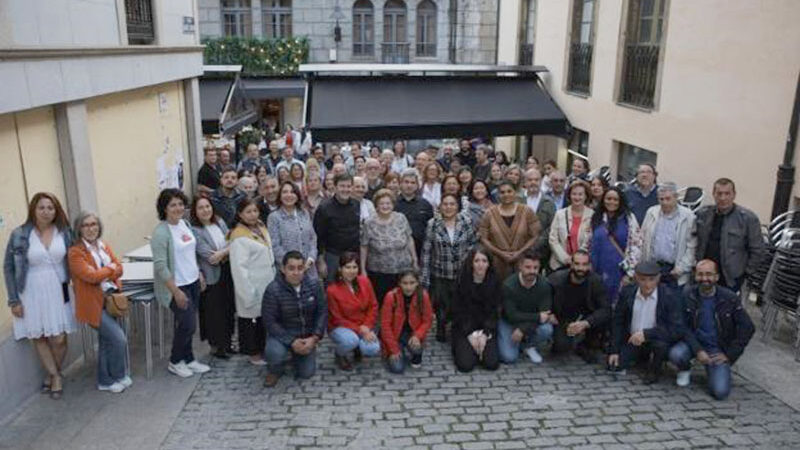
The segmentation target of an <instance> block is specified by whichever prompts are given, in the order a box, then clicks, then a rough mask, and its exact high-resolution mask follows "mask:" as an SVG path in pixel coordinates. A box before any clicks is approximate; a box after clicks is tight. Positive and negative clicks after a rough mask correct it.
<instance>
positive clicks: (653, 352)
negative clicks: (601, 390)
mask: <svg viewBox="0 0 800 450" xmlns="http://www.w3.org/2000/svg"><path fill="white" fill-rule="evenodd" d="M660 273H661V270H660V268H659V266H658V264H656V263H655V262H653V261H644V262H641V263H639V264H637V265H636V275H635V277H636V284H633V285H629V286H625V287H624V288H622V290H621V292H620V295H619V300H618V301H617V306H616V307H615V308H614V316H613V322H612V327H611V343H610V349H609V356H608V365H609V368H611V369H614V370H619V369H621V370H625V369H627V368H628V367H630V365H631V363H633V362H634V361H645V362H646V363H647V371H646V373H645V377H644V382H645V384H652V383H655V382H657V381H658V378H659V376H660V375H661V368H662V366H663V363H664V360H665V359H666V357H667V352H668V351H669V348H670V347H671V346H672V345H673V344H674V343H676V342H677V341H678V340H679V339H681V338H682V337H683V333H684V331H683V330H684V326H683V316H682V314H681V309H682V305H683V304H682V301H681V299H680V298H679V297H677V296H676V294H675V293H674V292H673V291H672V290H671V289H669V288H667V287H666V286H663V285H659V278H660Z"/></svg>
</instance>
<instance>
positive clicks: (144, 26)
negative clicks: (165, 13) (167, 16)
mask: <svg viewBox="0 0 800 450" xmlns="http://www.w3.org/2000/svg"><path fill="white" fill-rule="evenodd" d="M125 21H126V24H127V28H128V44H129V45H149V44H152V43H153V41H155V31H154V28H153V8H152V5H151V3H150V0H125Z"/></svg>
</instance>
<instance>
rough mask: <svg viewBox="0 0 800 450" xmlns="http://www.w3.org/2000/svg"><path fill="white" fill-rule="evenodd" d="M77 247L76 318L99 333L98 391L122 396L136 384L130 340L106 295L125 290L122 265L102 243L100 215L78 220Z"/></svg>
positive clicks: (72, 261)
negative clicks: (128, 354)
mask: <svg viewBox="0 0 800 450" xmlns="http://www.w3.org/2000/svg"><path fill="white" fill-rule="evenodd" d="M74 229H75V238H76V239H75V241H76V242H75V245H73V246H72V247H70V248H69V272H70V274H71V275H72V285H73V287H74V288H75V317H76V318H77V319H78V320H79V321H81V322H83V323H87V324H89V325H90V326H91V327H92V328H94V329H95V330H97V341H98V352H97V389H99V390H101V391H109V392H113V393H115V394H118V393H120V392H122V391H124V390H125V389H126V388H128V387H129V386H130V385H131V384H133V381H132V380H131V378H130V377H129V376H128V375H126V373H125V348H126V346H127V342H128V341H127V339H126V338H125V332H124V331H122V327H120V326H119V324H118V323H117V321H116V320H115V319H114V317H112V316H111V315H110V314H109V313H108V312H107V311H105V308H104V307H105V304H104V302H105V296H106V294H108V293H111V292H115V291H119V290H120V289H122V283H121V282H120V280H119V278H120V277H121V276H122V264H120V262H119V260H118V259H117V257H116V255H114V252H113V251H111V247H110V246H109V245H108V244H107V243H106V242H104V241H102V240H100V238H101V237H102V236H103V223H102V222H101V221H100V217H98V216H97V214H94V213H91V212H82V213H81V214H80V215H79V216H78V218H77V219H75V227H74Z"/></svg>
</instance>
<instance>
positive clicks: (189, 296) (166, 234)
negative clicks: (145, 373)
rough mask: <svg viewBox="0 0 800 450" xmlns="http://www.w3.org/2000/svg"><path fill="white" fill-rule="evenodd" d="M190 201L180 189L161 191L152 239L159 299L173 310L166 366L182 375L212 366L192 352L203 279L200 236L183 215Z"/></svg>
mask: <svg viewBox="0 0 800 450" xmlns="http://www.w3.org/2000/svg"><path fill="white" fill-rule="evenodd" d="M187 203H188V199H187V198H186V194H184V193H183V191H181V190H180V189H174V188H168V189H164V190H163V191H161V193H160V194H159V195H158V200H157V202H156V211H157V212H158V218H159V220H161V222H159V223H158V225H156V228H155V229H154V230H153V236H152V238H151V239H150V247H151V248H152V251H153V288H154V290H155V294H156V300H157V301H158V302H159V303H161V304H162V305H163V306H165V307H169V309H171V310H172V313H173V317H174V322H175V325H174V329H175V334H174V336H173V337H172V351H171V353H170V358H169V365H168V366H167V370H169V371H170V372H171V373H173V374H175V375H177V376H179V377H182V378H187V377H191V376H192V375H194V374H195V373H205V372H208V371H209V369H210V368H209V367H208V366H207V365H205V364H202V363H200V362H199V361H197V360H196V359H195V358H194V354H193V353H192V337H193V336H194V332H195V329H196V328H197V323H196V316H197V308H198V304H199V302H200V285H201V284H202V283H201V280H200V278H201V273H200V267H199V266H198V264H197V255H196V254H195V252H196V249H197V239H196V238H195V237H194V233H192V230H191V228H190V227H189V224H188V223H186V221H185V220H184V219H183V215H184V212H185V210H186V204H187Z"/></svg>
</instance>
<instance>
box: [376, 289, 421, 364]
mask: <svg viewBox="0 0 800 450" xmlns="http://www.w3.org/2000/svg"><path fill="white" fill-rule="evenodd" d="M412 299H413V300H412V301H413V303H412V304H411V305H410V307H409V308H408V319H406V304H405V299H404V298H403V292H402V290H401V289H400V288H399V287H397V288H394V289H392V290H391V291H389V293H387V294H386V297H384V298H383V308H382V309H381V348H382V349H383V353H384V355H386V356H391V355H396V354H398V353H400V334H401V333H402V332H403V326H404V325H405V324H406V320H408V325H409V326H410V327H411V330H412V331H413V332H414V336H416V338H417V339H419V341H420V342H423V341H425V336H426V335H427V334H428V330H430V328H431V324H432V323H433V308H432V307H431V299H430V297H429V296H428V291H426V290H423V291H422V304H421V305H419V306H421V307H419V306H418V305H417V295H416V294H415V295H414V297H412Z"/></svg>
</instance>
